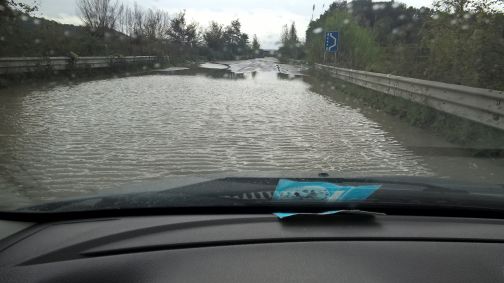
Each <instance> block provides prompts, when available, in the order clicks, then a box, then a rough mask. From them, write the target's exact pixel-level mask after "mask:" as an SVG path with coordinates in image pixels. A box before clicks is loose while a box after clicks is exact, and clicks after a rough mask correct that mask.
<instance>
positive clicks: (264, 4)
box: [23, 0, 432, 49]
mask: <svg viewBox="0 0 504 283" xmlns="http://www.w3.org/2000/svg"><path fill="white" fill-rule="evenodd" d="M75 1H76V0H38V1H37V2H39V3H40V12H39V15H41V16H43V17H46V18H49V19H52V20H56V21H59V22H62V23H68V24H81V21H80V20H79V17H78V12H77V8H76V5H75ZM120 1H121V0H120ZM23 2H27V3H32V2H33V0H24V1H23ZM122 2H123V3H133V2H134V0H122ZM137 2H138V4H139V5H140V6H143V7H145V8H159V9H163V10H166V11H168V12H169V13H172V14H174V13H177V12H179V11H181V10H184V9H185V10H186V12H187V17H188V20H189V21H196V22H198V23H199V24H200V25H201V26H202V27H206V26H207V25H208V23H209V22H210V21H212V20H215V21H217V22H219V23H222V24H228V23H229V22H231V20H233V19H236V18H239V19H240V21H241V23H242V29H243V31H244V32H246V33H248V34H249V35H251V36H252V35H253V34H257V36H258V38H259V42H260V43H261V46H262V48H267V49H272V48H276V43H277V42H278V40H279V37H280V32H281V30H282V26H283V25H285V24H289V23H291V22H295V23H296V26H297V28H298V31H299V36H300V37H302V38H303V37H304V31H305V30H306V28H307V26H308V23H309V22H310V19H311V14H312V7H313V4H315V6H316V9H315V18H317V17H318V16H319V15H320V14H321V13H322V12H323V11H324V10H326V9H327V7H328V5H330V4H331V3H332V2H334V1H331V0H254V1H246V0H192V1H191V0H142V1H137ZM397 2H403V3H405V4H407V5H411V6H415V7H421V6H430V5H431V3H432V1H430V0H401V1H397ZM323 7H324V8H323Z"/></svg>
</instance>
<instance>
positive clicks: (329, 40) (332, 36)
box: [324, 31, 339, 63]
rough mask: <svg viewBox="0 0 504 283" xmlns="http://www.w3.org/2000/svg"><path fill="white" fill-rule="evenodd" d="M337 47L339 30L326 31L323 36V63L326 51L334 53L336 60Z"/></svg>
mask: <svg viewBox="0 0 504 283" xmlns="http://www.w3.org/2000/svg"><path fill="white" fill-rule="evenodd" d="M338 47H339V32H337V31H329V32H326V36H325V52H324V63H325V60H326V59H325V58H326V53H328V52H329V53H334V61H335V62H336V58H337V57H336V56H337V55H336V54H337V52H338Z"/></svg>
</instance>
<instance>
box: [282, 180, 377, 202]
mask: <svg viewBox="0 0 504 283" xmlns="http://www.w3.org/2000/svg"><path fill="white" fill-rule="evenodd" d="M380 187H381V185H364V186H340V185H336V184H333V183H327V182H297V181H291V180H287V179H280V180H279V181H278V184H277V187H276V190H275V192H274V193H273V200H274V201H315V202H317V201H319V202H342V201H347V202H348V201H363V200H366V199H368V198H369V197H370V196H371V195H372V194H374V193H375V192H376V191H377V190H379V189H380Z"/></svg>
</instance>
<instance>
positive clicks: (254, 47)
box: [252, 34, 261, 56]
mask: <svg viewBox="0 0 504 283" xmlns="http://www.w3.org/2000/svg"><path fill="white" fill-rule="evenodd" d="M260 50H261V44H260V43H259V40H258V39H257V35H255V34H254V37H253V38H252V52H254V55H256V56H257V55H258V54H259V52H260Z"/></svg>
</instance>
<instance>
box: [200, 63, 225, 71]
mask: <svg viewBox="0 0 504 283" xmlns="http://www.w3.org/2000/svg"><path fill="white" fill-rule="evenodd" d="M199 67H200V68H205V69H219V70H225V69H227V68H228V66H226V65H223V64H215V63H203V64H201V65H199Z"/></svg>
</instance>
